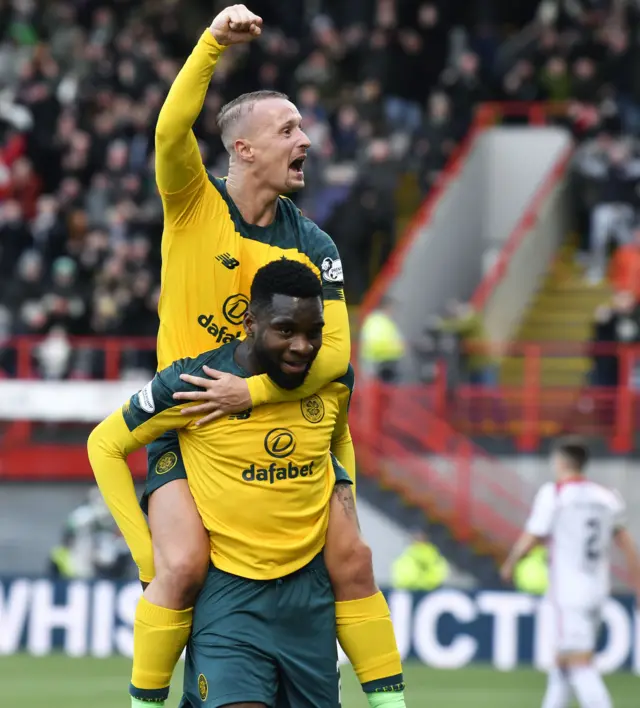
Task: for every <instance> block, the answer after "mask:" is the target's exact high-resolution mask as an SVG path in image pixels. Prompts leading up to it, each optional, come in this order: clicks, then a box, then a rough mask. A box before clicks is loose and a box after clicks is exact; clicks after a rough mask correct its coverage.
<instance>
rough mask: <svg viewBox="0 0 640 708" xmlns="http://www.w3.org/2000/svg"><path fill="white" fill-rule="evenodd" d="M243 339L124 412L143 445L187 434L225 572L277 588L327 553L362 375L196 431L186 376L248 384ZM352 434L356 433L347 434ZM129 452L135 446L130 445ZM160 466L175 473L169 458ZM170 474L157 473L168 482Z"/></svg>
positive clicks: (185, 366)
mask: <svg viewBox="0 0 640 708" xmlns="http://www.w3.org/2000/svg"><path fill="white" fill-rule="evenodd" d="M238 345H239V341H237V340H236V341H234V342H232V343H229V344H227V345H224V346H223V347H221V348H219V349H217V350H214V351H209V352H206V353H205V354H202V355H200V356H198V357H196V358H194V359H181V360H179V361H176V362H174V363H173V364H172V365H171V366H170V367H168V368H166V369H164V370H162V371H160V372H159V373H158V374H156V376H155V378H154V379H153V381H151V382H150V383H149V384H148V385H147V386H146V387H145V388H144V389H142V391H140V392H139V393H137V394H135V395H134V396H133V397H132V398H131V399H130V400H129V401H128V403H127V404H125V406H124V407H123V409H122V411H121V412H119V415H121V416H122V417H123V418H124V422H125V423H126V429H127V430H128V434H129V435H131V436H133V437H134V438H135V440H136V441H137V443H138V445H139V446H142V445H146V444H148V443H150V442H151V441H152V440H155V439H156V438H158V437H159V436H160V435H162V434H163V433H164V432H166V431H167V430H173V429H177V430H178V436H179V439H180V450H181V453H182V458H183V461H184V465H185V468H186V471H187V477H188V481H189V487H190V489H191V493H192V494H193V498H194V499H195V502H196V505H197V507H198V511H199V512H200V515H201V516H202V519H203V521H204V525H205V528H206V529H207V530H208V532H209V536H210V540H211V560H212V562H213V564H214V565H215V566H216V568H219V569H221V570H224V571H226V572H228V573H234V574H235V575H240V576H242V577H246V578H253V579H257V580H269V579H272V578H277V577H282V576H284V575H287V574H289V573H292V572H294V571H296V570H298V569H300V568H302V567H303V566H305V565H306V564H307V563H308V562H309V561H311V559H312V558H313V557H314V556H315V555H317V554H318V553H319V552H320V551H321V550H322V548H323V546H324V543H325V536H326V530H327V524H328V520H329V500H330V497H331V494H332V491H333V488H334V484H335V472H334V467H333V464H334V461H333V460H332V456H331V454H330V449H331V445H332V442H333V441H334V440H336V439H337V438H340V437H341V436H343V435H344V434H345V431H346V430H348V428H347V414H348V405H349V400H350V397H351V391H352V389H353V380H354V376H353V369H352V368H351V367H349V371H348V372H347V374H346V375H345V376H343V377H342V378H340V379H338V380H336V381H333V382H331V383H330V384H328V385H326V386H324V388H322V389H321V390H320V391H319V392H318V393H317V394H315V395H313V396H310V397H308V398H305V399H302V400H301V401H292V402H288V403H277V404H265V405H263V406H260V407H258V408H254V409H251V410H248V411H244V412H243V413H237V414H235V415H230V416H226V417H225V418H221V419H220V420H219V421H216V422H215V423H212V424H210V425H204V426H196V425H195V423H194V420H193V418H190V417H186V416H184V415H182V414H181V413H180V411H181V410H182V409H183V408H184V403H181V402H177V401H175V400H174V399H173V394H174V393H175V392H177V391H186V390H196V387H194V386H192V385H190V384H187V383H185V382H183V381H181V380H180V374H183V373H188V374H193V375H197V376H202V375H203V373H202V367H203V366H205V365H206V366H210V367H212V368H214V369H217V370H219V371H226V372H229V373H232V374H235V375H236V376H243V377H246V376H248V374H247V372H246V371H244V370H243V369H241V368H240V367H239V366H238V364H236V362H235V359H234V352H235V350H236V348H237V346H238ZM347 434H348V433H347ZM120 447H122V448H123V449H125V448H127V447H129V448H130V447H131V445H130V444H127V442H126V441H124V440H123V441H121V444H120ZM160 463H163V464H164V463H166V464H167V465H169V466H170V465H171V464H172V461H171V460H164V458H161V460H160V462H159V463H158V464H160ZM163 471H164V470H158V473H160V474H162V472H163Z"/></svg>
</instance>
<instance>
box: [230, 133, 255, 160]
mask: <svg viewBox="0 0 640 708" xmlns="http://www.w3.org/2000/svg"><path fill="white" fill-rule="evenodd" d="M233 147H234V149H235V152H236V155H237V156H238V158H239V159H241V160H245V162H253V160H254V159H255V155H254V152H253V147H252V146H251V143H250V142H249V141H248V140H244V139H243V138H239V139H238V140H236V141H235V143H234V144H233Z"/></svg>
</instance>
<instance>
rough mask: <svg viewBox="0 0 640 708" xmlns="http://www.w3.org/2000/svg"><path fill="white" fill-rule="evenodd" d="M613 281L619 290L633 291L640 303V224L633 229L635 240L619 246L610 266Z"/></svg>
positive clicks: (637, 301)
mask: <svg viewBox="0 0 640 708" xmlns="http://www.w3.org/2000/svg"><path fill="white" fill-rule="evenodd" d="M610 276H611V282H612V284H613V286H614V288H615V289H616V290H618V291H621V290H626V291H629V292H632V293H633V295H634V297H635V301H636V303H640V226H638V225H636V227H635V229H634V231H633V241H632V242H631V243H628V244H626V245H623V246H621V247H620V248H618V249H617V250H616V252H615V254H614V256H613V259H612V262H611V268H610Z"/></svg>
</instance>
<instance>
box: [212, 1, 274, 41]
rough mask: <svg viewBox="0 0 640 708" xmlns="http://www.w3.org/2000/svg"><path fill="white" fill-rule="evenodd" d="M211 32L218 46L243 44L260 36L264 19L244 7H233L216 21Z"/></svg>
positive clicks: (225, 10)
mask: <svg viewBox="0 0 640 708" xmlns="http://www.w3.org/2000/svg"><path fill="white" fill-rule="evenodd" d="M209 31H210V32H211V34H212V35H213V37H214V39H215V40H216V41H217V42H218V44H223V45H229V44H243V43H244V42H250V41H251V40H253V39H255V38H256V37H259V36H260V33H261V32H262V17H259V16H258V15H255V14H254V13H253V12H251V10H248V9H247V8H246V7H245V6H244V5H231V6H230V7H227V8H226V9H224V10H223V11H222V12H221V13H220V14H219V15H218V16H217V17H216V18H215V19H214V21H213V22H212V23H211V27H209Z"/></svg>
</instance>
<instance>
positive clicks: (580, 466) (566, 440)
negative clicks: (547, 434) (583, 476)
mask: <svg viewBox="0 0 640 708" xmlns="http://www.w3.org/2000/svg"><path fill="white" fill-rule="evenodd" d="M553 452H557V453H559V454H561V455H563V456H564V457H566V458H567V460H568V461H569V464H570V465H571V467H572V468H573V469H574V470H575V471H576V472H584V469H585V467H586V466H587V463H588V462H589V448H588V447H587V444H586V442H585V441H584V440H583V439H582V438H580V437H578V436H574V435H571V436H567V437H563V438H560V439H559V440H556V442H555V443H554V445H553Z"/></svg>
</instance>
